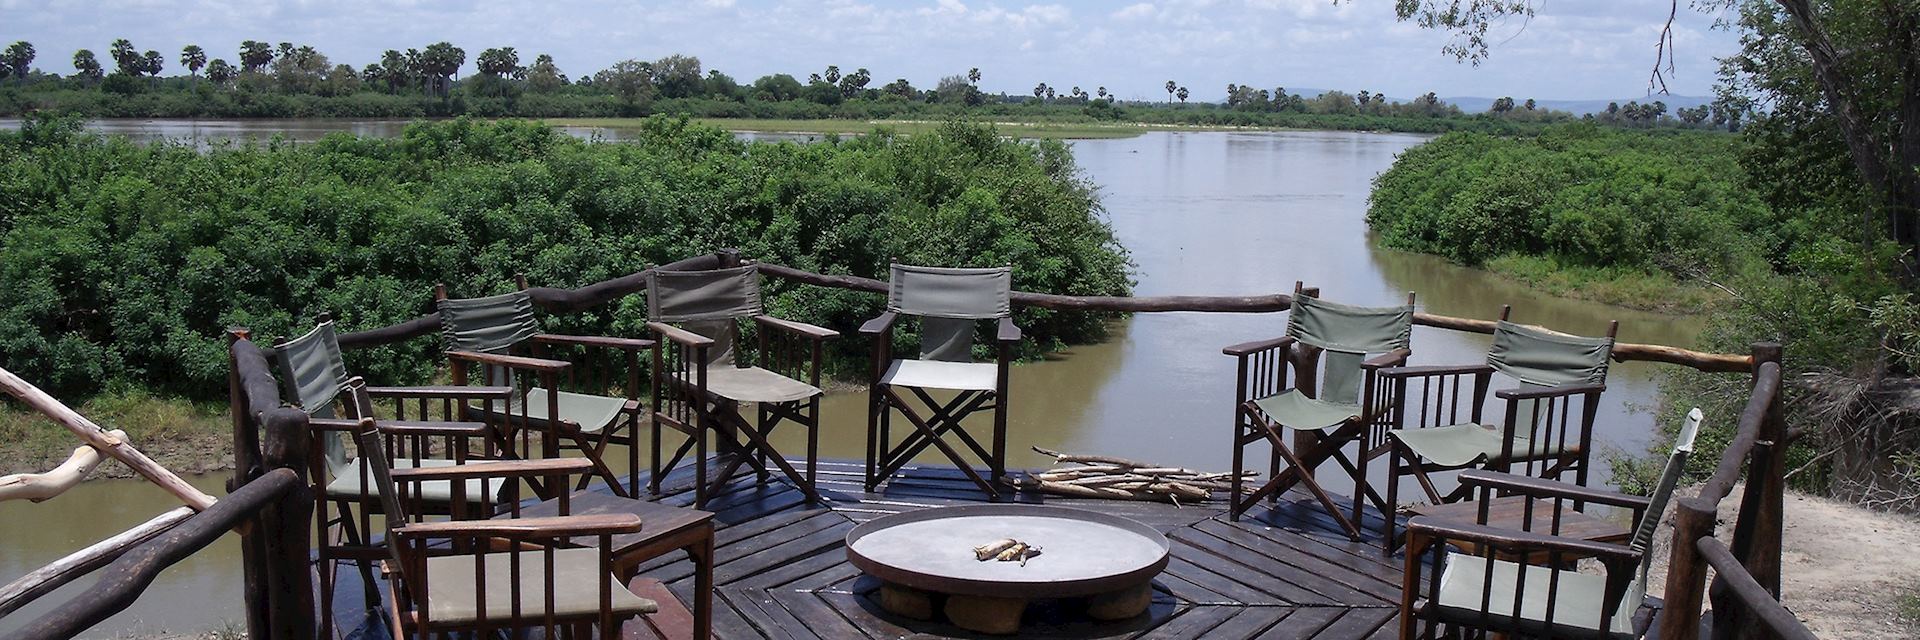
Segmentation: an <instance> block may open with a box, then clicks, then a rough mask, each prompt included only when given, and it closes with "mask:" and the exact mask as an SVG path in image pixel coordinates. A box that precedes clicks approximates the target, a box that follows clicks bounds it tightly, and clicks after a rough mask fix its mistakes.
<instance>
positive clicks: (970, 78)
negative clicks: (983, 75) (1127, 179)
mask: <svg viewBox="0 0 1920 640" xmlns="http://www.w3.org/2000/svg"><path fill="white" fill-rule="evenodd" d="M967 83H968V84H980V67H974V68H972V69H968V70H967Z"/></svg>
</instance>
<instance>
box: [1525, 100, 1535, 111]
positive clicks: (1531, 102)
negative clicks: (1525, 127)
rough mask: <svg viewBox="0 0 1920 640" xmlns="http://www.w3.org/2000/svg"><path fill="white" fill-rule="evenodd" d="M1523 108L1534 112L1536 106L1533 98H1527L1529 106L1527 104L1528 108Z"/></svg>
mask: <svg viewBox="0 0 1920 640" xmlns="http://www.w3.org/2000/svg"><path fill="white" fill-rule="evenodd" d="M1522 108H1524V109H1526V110H1528V111H1532V110H1534V108H1535V105H1534V102H1533V98H1527V104H1526V106H1524V107H1522Z"/></svg>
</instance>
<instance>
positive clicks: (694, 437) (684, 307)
mask: <svg viewBox="0 0 1920 640" xmlns="http://www.w3.org/2000/svg"><path fill="white" fill-rule="evenodd" d="M647 315H648V317H649V318H650V320H651V321H650V322H648V323H647V328H648V329H650V330H652V331H653V332H654V335H656V336H658V337H659V339H660V344H661V347H660V349H658V350H656V351H655V352H654V359H653V376H654V379H655V380H661V381H664V382H665V383H664V384H659V385H656V386H655V387H654V403H653V404H654V414H653V423H654V429H653V459H652V464H653V467H652V468H653V475H652V479H653V481H652V484H650V485H648V488H649V490H651V491H652V492H654V493H656V494H657V493H659V491H660V480H661V479H662V478H665V477H666V476H667V474H668V473H669V472H671V471H673V469H674V468H675V467H676V466H678V465H679V464H680V462H681V461H682V460H684V459H686V457H687V456H688V455H691V456H692V461H693V462H692V464H693V465H694V483H695V488H694V503H695V506H696V507H705V506H706V504H707V500H708V499H710V498H711V497H712V496H713V495H715V494H716V493H717V492H718V490H719V489H720V485H721V484H722V483H725V482H727V481H729V480H730V479H731V478H732V477H733V474H734V472H735V471H737V470H738V469H739V468H740V467H741V465H752V466H753V467H754V470H755V471H756V474H755V476H756V478H757V479H758V480H759V481H760V482H763V483H764V482H766V481H767V480H769V479H770V478H771V477H772V475H773V472H774V471H775V470H777V471H779V473H780V474H782V475H783V476H785V477H786V478H787V479H788V480H790V481H792V483H793V485H794V486H795V487H796V488H798V489H799V490H800V491H801V492H802V493H804V494H806V496H807V501H808V502H817V501H819V500H820V495H819V492H818V491H817V490H816V489H815V488H814V485H815V479H816V477H817V475H818V460H817V458H818V449H819V437H820V436H819V431H820V397H821V396H822V395H825V394H824V393H822V392H821V390H820V362H821V354H822V351H821V349H822V347H823V345H824V341H825V340H826V339H827V338H831V337H834V336H837V335H839V334H838V333H837V332H834V331H831V330H828V329H823V328H820V327H816V326H813V325H810V324H806V323H801V322H794V321H791V320H782V319H780V318H775V317H773V316H769V315H766V313H765V309H764V306H763V305H762V303H761V296H760V269H759V267H758V266H757V265H754V264H751V263H749V264H745V265H741V266H738V267H730V268H724V269H713V270H707V271H670V270H663V269H652V270H650V271H649V272H648V275H647ZM748 320H751V321H752V322H753V323H754V326H755V328H756V329H757V344H756V347H757V348H755V349H753V350H751V351H741V350H739V349H738V347H739V345H740V344H741V340H740V335H741V332H740V325H741V323H742V322H743V321H748ZM801 343H804V344H801ZM737 351H738V352H737ZM749 356H750V357H754V358H756V361H755V362H751V363H749V362H745V361H743V360H742V358H744V357H749ZM800 378H805V379H806V381H805V382H803V381H801V380H800ZM749 405H751V406H752V407H753V414H754V419H753V420H749V419H748V418H747V416H746V415H745V413H744V412H743V409H744V407H746V406H749ZM789 423H790V424H794V425H796V426H798V427H800V428H803V429H805V430H806V432H807V454H806V460H805V462H804V464H805V465H806V470H805V472H804V473H802V472H801V471H800V470H799V469H797V468H795V467H794V466H793V464H792V463H790V462H788V461H787V457H786V456H785V455H783V454H782V453H781V452H780V451H779V450H777V449H775V448H774V446H773V444H772V441H770V440H769V439H768V436H769V435H770V434H772V433H773V430H774V429H775V428H776V427H779V426H780V425H783V424H789ZM662 429H673V430H675V431H678V432H680V433H681V434H683V435H685V436H687V439H686V441H685V442H683V443H681V444H680V446H679V447H678V448H676V449H674V451H673V455H672V457H671V458H670V459H664V460H663V457H662V452H663V447H662V446H661V433H662ZM709 445H712V449H713V451H714V452H716V453H718V454H721V455H723V456H726V461H725V464H723V465H721V466H720V468H719V472H718V473H717V474H709V471H708V466H709V465H707V464H705V459H706V456H707V451H708V449H709Z"/></svg>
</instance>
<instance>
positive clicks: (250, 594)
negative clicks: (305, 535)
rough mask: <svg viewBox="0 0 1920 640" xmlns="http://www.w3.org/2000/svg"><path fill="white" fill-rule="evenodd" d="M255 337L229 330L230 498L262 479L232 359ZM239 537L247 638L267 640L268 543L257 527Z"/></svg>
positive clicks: (243, 390) (236, 365) (245, 401)
mask: <svg viewBox="0 0 1920 640" xmlns="http://www.w3.org/2000/svg"><path fill="white" fill-rule="evenodd" d="M252 335H253V332H252V331H251V330H249V329H247V328H246V327H231V328H228V329H227V336H226V337H227V408H228V411H227V413H228V414H230V415H231V416H232V419H233V477H232V478H230V479H228V480H227V493H229V494H231V493H233V492H235V491H238V490H240V487H241V486H243V485H245V484H247V482H249V481H251V480H253V479H254V478H256V477H259V475H260V436H259V431H257V430H256V429H255V428H254V420H255V419H257V417H258V416H253V415H250V414H251V413H252V411H251V409H250V407H251V403H250V402H249V401H248V399H247V390H246V385H244V384H242V383H241V382H240V366H239V363H238V362H237V361H236V360H235V358H234V355H233V344H234V343H236V342H239V341H241V340H247V339H249V338H251V337H252ZM239 534H240V567H241V577H240V580H241V584H242V585H243V586H244V587H245V591H244V593H243V595H242V596H241V597H242V598H244V599H245V602H244V603H243V605H244V609H245V611H246V616H247V635H248V637H252V638H264V637H267V635H266V634H267V590H266V588H265V587H266V576H264V575H262V573H261V572H260V571H259V568H260V566H261V558H264V557H265V556H266V539H265V537H264V536H263V535H262V533H261V531H260V528H258V527H243V528H242V529H241V530H240V531H239Z"/></svg>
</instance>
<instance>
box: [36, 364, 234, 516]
mask: <svg viewBox="0 0 1920 640" xmlns="http://www.w3.org/2000/svg"><path fill="white" fill-rule="evenodd" d="M0 389H4V390H5V391H6V392H7V395H11V396H13V397H15V398H18V399H19V400H20V401H21V402H25V403H27V406H30V407H33V408H34V410H36V411H39V412H40V413H42V414H45V415H46V416H47V417H49V418H52V419H53V421H54V422H58V423H60V425H61V426H64V427H66V428H67V430H68V431H72V432H73V434H74V435H76V436H79V437H80V439H81V440H82V441H85V442H86V443H87V444H88V445H91V446H92V447H93V448H95V449H98V450H100V451H102V452H104V453H106V454H107V455H109V456H113V459H115V460H119V461H120V462H121V463H122V464H125V465H127V466H128V467H132V468H133V470H134V472H135V473H138V474H140V475H141V477H144V478H146V479H147V480H148V481H150V482H152V483H154V484H156V485H159V486H160V488H162V489H166V490H167V492H168V493H171V494H173V495H174V497H177V498H179V499H180V501H181V502H185V503H186V504H187V506H189V507H193V509H194V510H195V511H205V510H206V509H207V507H211V506H213V503H214V498H213V496H210V495H207V494H206V493H205V492H202V491H200V490H199V489H196V488H194V487H193V485H191V484H187V481H186V480H182V479H180V476H178V475H175V474H174V473H173V472H172V471H169V470H167V468H166V467H163V466H160V463H158V462H154V461H153V459H152V458H148V457H147V455H146V454H144V453H140V450H139V449H135V448H133V444H132V443H129V442H127V441H126V439H125V438H119V437H115V436H114V435H113V434H111V433H108V432H107V430H105V429H101V428H100V425H97V424H94V423H93V421H92V420H88V419H87V418H86V416H82V415H80V414H79V413H78V412H76V411H74V410H73V409H72V408H71V407H68V406H67V405H65V404H61V402H60V401H59V400H55V399H54V398H53V396H50V395H47V392H45V391H41V390H40V388H39V387H35V386H33V385H32V384H29V383H27V381H25V380H22V379H20V377H19V376H16V375H13V372H11V371H8V370H6V369H4V368H0Z"/></svg>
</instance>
